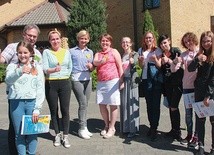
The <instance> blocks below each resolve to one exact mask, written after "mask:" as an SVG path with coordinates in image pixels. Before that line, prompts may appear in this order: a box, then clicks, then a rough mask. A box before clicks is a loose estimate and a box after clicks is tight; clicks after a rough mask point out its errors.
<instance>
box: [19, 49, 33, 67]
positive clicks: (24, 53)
mask: <svg viewBox="0 0 214 155" xmlns="http://www.w3.org/2000/svg"><path fill="white" fill-rule="evenodd" d="M17 55H18V59H19V61H20V62H21V63H22V64H28V63H29V62H30V57H31V53H30V51H29V50H28V49H27V48H26V47H24V46H19V47H18V49H17Z"/></svg>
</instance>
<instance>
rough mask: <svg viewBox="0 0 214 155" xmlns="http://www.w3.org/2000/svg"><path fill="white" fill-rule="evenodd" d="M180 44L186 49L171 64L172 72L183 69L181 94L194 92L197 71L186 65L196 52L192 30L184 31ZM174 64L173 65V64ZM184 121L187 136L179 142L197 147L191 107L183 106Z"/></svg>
mask: <svg viewBox="0 0 214 155" xmlns="http://www.w3.org/2000/svg"><path fill="white" fill-rule="evenodd" d="M181 45H182V46H183V47H185V48H186V51H184V52H182V53H181V55H180V56H177V57H176V58H175V59H174V63H172V65H171V69H172V72H176V71H177V70H178V69H180V67H181V68H183V69H184V76H183V79H182V82H183V94H189V93H193V92H194V81H195V78H196V74H197V71H196V70H195V71H194V72H189V71H188V69H187V68H188V66H189V64H190V63H191V62H192V60H193V59H194V57H195V56H196V55H197V52H198V48H197V45H198V38H197V36H196V35H195V34H194V33H192V32H186V33H185V34H184V35H183V37H182V39H181ZM174 64H175V65H174ZM185 121H186V126H187V136H186V137H185V138H184V139H182V140H181V144H183V145H188V146H189V147H192V148H197V146H198V138H197V131H196V129H195V132H194V134H193V122H195V121H194V120H193V109H192V108H190V107H186V106H185Z"/></svg>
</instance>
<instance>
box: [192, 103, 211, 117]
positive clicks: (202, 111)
mask: <svg viewBox="0 0 214 155" xmlns="http://www.w3.org/2000/svg"><path fill="white" fill-rule="evenodd" d="M192 106H193V109H194V111H195V112H196V114H197V115H198V117H199V118H203V117H207V116H214V101H213V100H209V106H208V107H207V106H205V105H204V103H203V102H195V103H194V104H192Z"/></svg>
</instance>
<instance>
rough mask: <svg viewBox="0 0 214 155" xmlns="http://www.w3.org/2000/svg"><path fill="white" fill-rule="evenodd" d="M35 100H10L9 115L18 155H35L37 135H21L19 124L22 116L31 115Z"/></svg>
mask: <svg viewBox="0 0 214 155" xmlns="http://www.w3.org/2000/svg"><path fill="white" fill-rule="evenodd" d="M35 101H36V100H35V99H11V100H10V115H11V119H12V121H13V126H14V130H15V134H16V137H15V140H16V148H17V151H18V154H21V155H25V154H26V152H27V153H28V154H30V155H33V154H36V148H37V135H21V122H22V116H23V115H32V113H33V109H34V107H35Z"/></svg>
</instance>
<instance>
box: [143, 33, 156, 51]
mask: <svg viewBox="0 0 214 155" xmlns="http://www.w3.org/2000/svg"><path fill="white" fill-rule="evenodd" d="M149 33H151V34H152V37H153V44H152V51H154V50H155V49H156V48H157V43H156V42H157V41H156V38H155V35H154V33H153V32H151V31H147V32H146V33H145V34H144V35H143V37H142V48H143V50H144V51H146V50H147V49H148V46H147V45H146V42H145V39H146V35H147V34H149Z"/></svg>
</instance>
